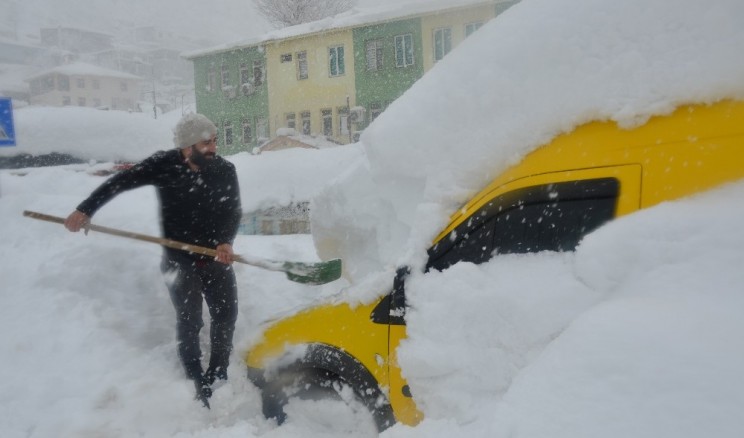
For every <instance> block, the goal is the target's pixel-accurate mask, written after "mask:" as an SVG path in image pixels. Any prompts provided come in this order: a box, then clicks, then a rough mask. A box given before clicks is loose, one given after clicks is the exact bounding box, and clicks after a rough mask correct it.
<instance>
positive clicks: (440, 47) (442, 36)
mask: <svg viewBox="0 0 744 438" xmlns="http://www.w3.org/2000/svg"><path fill="white" fill-rule="evenodd" d="M433 38H434V40H433V47H434V62H437V61H441V60H442V59H444V57H445V56H447V54H448V53H449V52H451V51H452V28H451V27H440V28H439V29H434V35H433Z"/></svg>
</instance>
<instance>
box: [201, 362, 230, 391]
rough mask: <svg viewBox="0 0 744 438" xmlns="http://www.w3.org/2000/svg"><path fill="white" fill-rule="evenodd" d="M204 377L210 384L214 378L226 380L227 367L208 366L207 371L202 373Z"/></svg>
mask: <svg viewBox="0 0 744 438" xmlns="http://www.w3.org/2000/svg"><path fill="white" fill-rule="evenodd" d="M204 379H205V380H206V381H207V382H209V385H210V386H211V385H213V384H214V382H215V380H227V367H224V366H217V367H212V366H210V367H209V368H207V371H206V372H205V373H204Z"/></svg>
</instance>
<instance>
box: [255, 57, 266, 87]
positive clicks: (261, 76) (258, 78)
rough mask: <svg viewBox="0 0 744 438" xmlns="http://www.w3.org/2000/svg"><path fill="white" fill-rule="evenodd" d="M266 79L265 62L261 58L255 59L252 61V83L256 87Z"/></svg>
mask: <svg viewBox="0 0 744 438" xmlns="http://www.w3.org/2000/svg"><path fill="white" fill-rule="evenodd" d="M265 80H266V64H264V62H263V60H261V59H257V60H254V61H253V85H255V86H256V87H258V86H259V85H261V84H263V83H264V81H265Z"/></svg>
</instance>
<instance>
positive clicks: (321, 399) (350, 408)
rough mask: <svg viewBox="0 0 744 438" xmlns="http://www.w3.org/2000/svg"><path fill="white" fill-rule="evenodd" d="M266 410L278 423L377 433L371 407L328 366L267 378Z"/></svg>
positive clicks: (371, 434) (368, 433) (357, 432)
mask: <svg viewBox="0 0 744 438" xmlns="http://www.w3.org/2000/svg"><path fill="white" fill-rule="evenodd" d="M262 402H263V413H264V415H265V416H266V418H275V419H276V421H277V423H278V424H283V423H287V424H293V425H294V426H296V427H300V428H311V429H312V430H314V431H327V432H332V433H347V434H349V435H354V436H376V435H377V433H378V427H377V425H376V423H375V418H374V416H373V413H372V412H371V411H370V409H369V408H368V407H367V406H366V405H365V404H364V402H363V400H362V399H361V397H359V395H358V394H357V393H356V392H355V391H354V388H352V387H351V386H350V385H349V384H348V383H346V382H345V381H344V380H343V379H341V378H340V377H339V376H336V375H334V374H333V373H331V372H329V371H326V370H317V369H305V370H300V371H285V372H283V373H282V374H280V375H279V376H277V378H275V379H272V380H271V381H270V382H266V386H265V387H264V388H263V391H262Z"/></svg>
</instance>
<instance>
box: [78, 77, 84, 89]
mask: <svg viewBox="0 0 744 438" xmlns="http://www.w3.org/2000/svg"><path fill="white" fill-rule="evenodd" d="M77 87H78V88H85V78H77Z"/></svg>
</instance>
